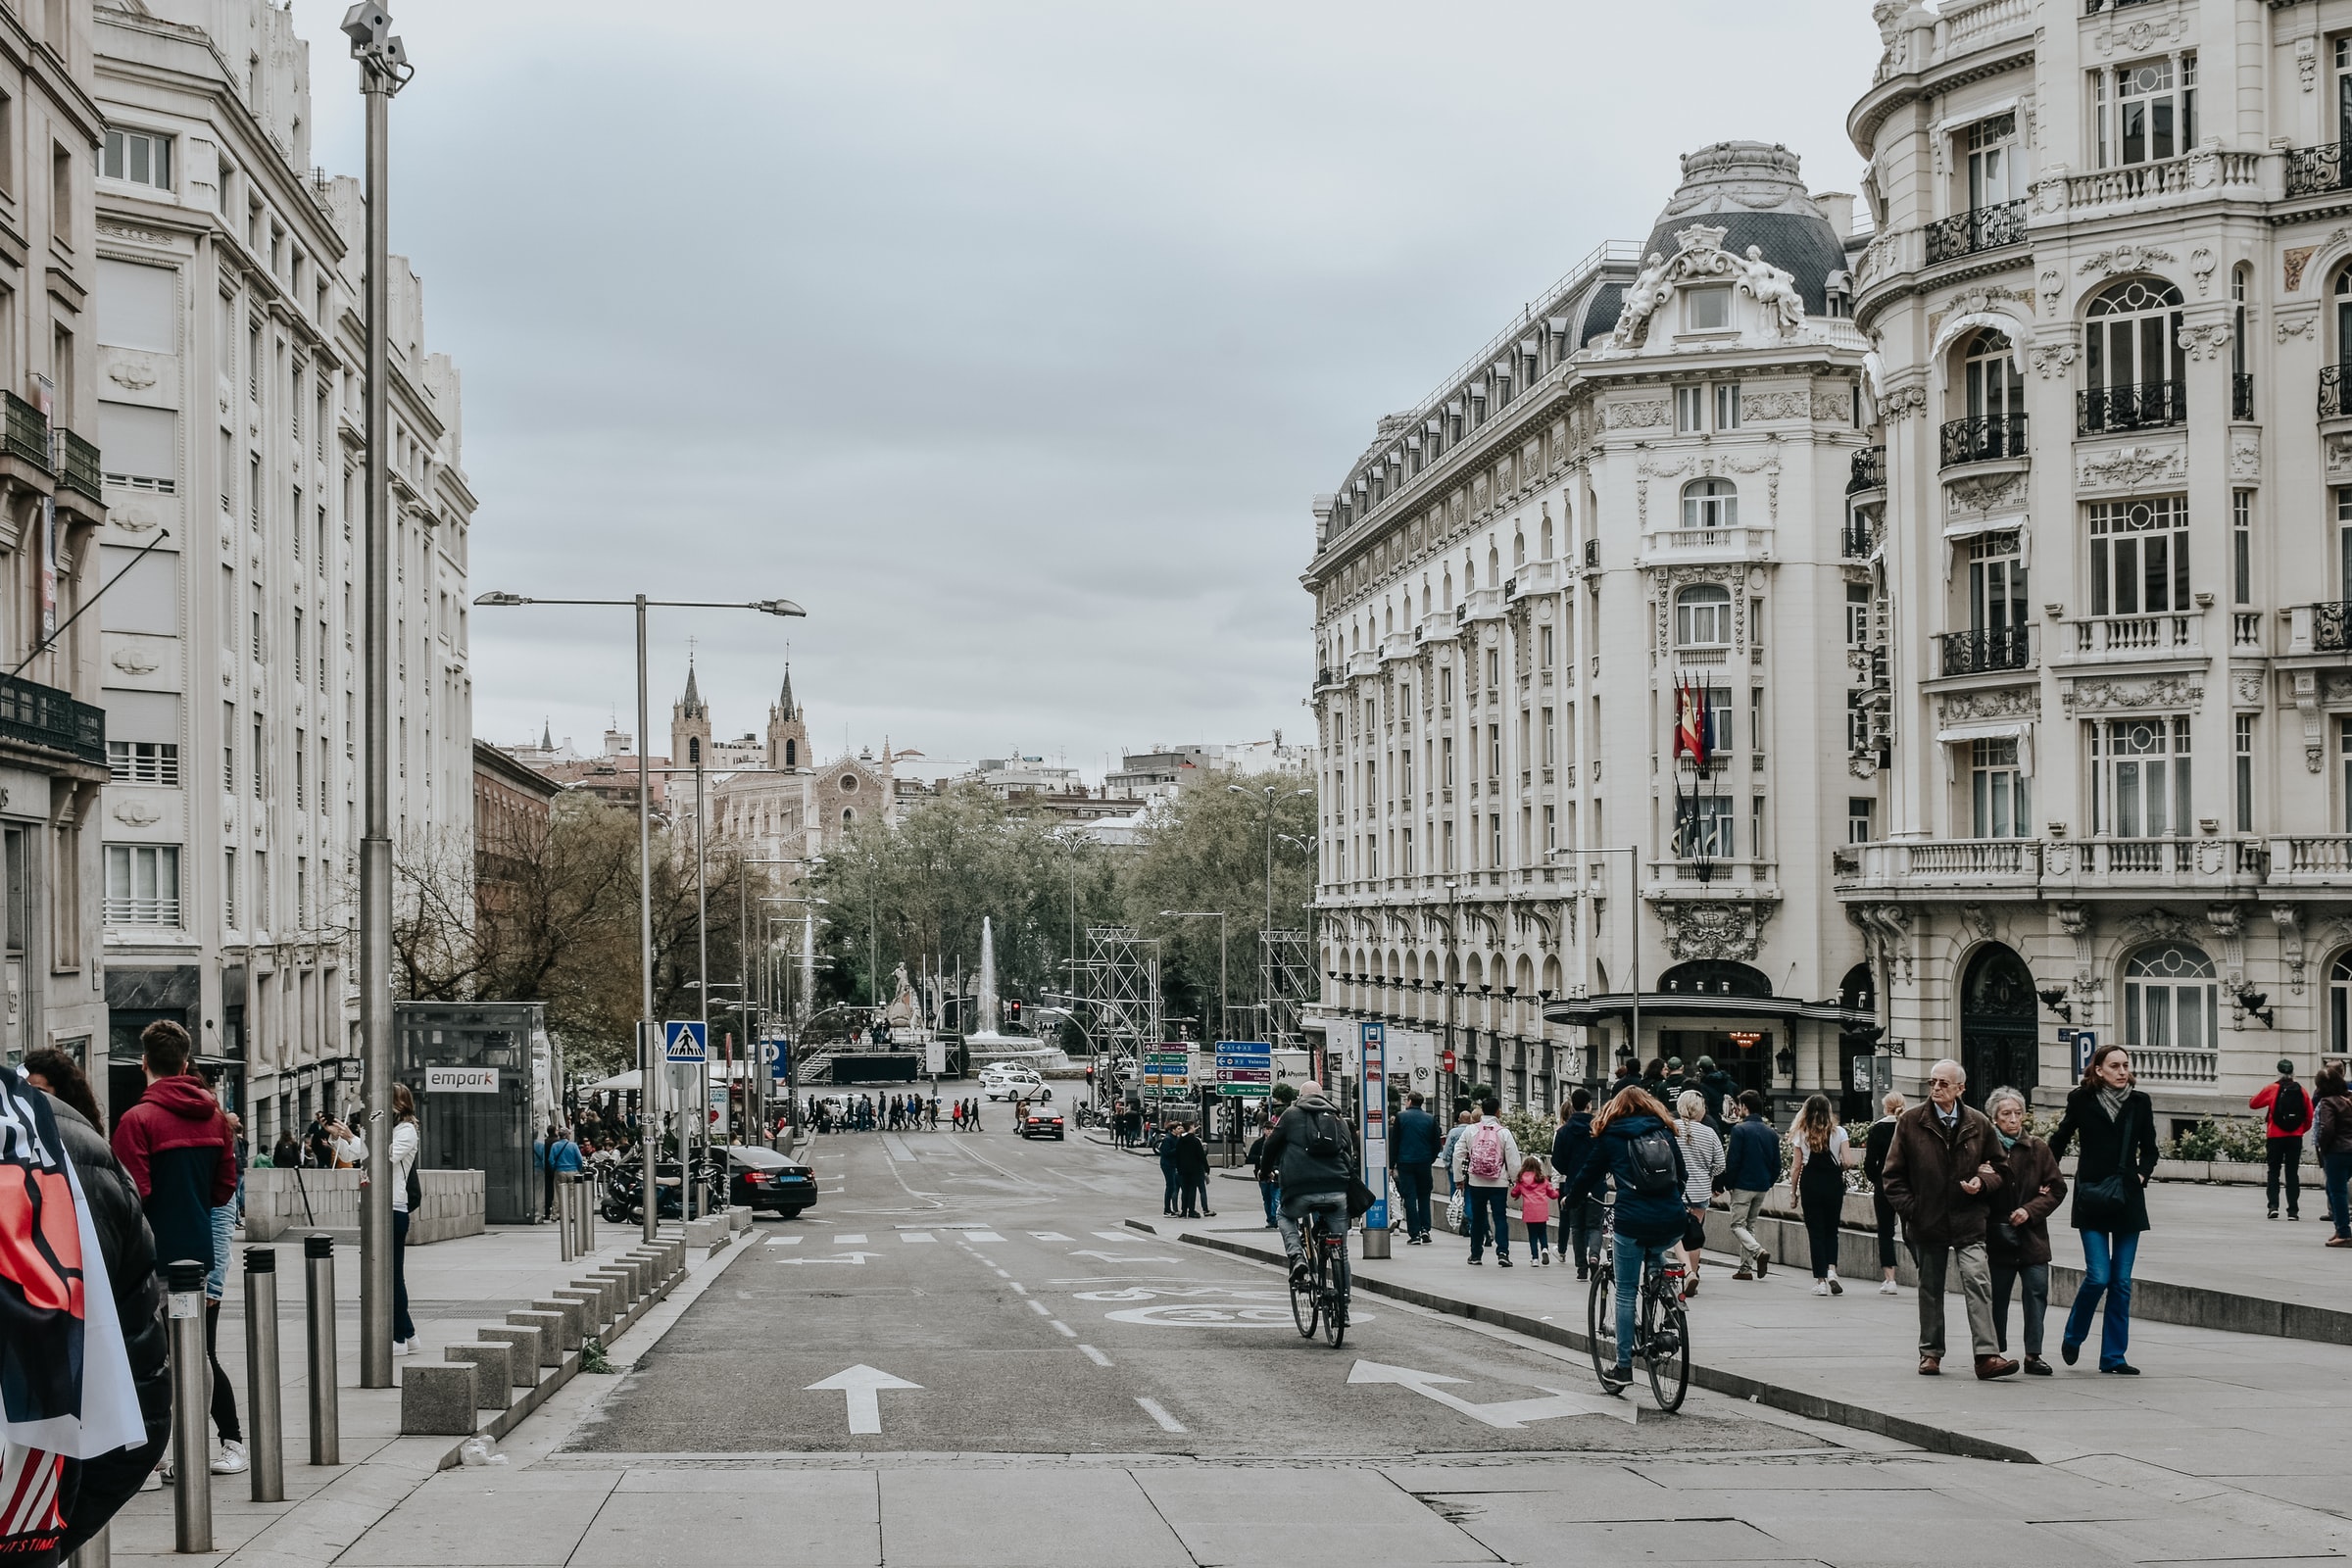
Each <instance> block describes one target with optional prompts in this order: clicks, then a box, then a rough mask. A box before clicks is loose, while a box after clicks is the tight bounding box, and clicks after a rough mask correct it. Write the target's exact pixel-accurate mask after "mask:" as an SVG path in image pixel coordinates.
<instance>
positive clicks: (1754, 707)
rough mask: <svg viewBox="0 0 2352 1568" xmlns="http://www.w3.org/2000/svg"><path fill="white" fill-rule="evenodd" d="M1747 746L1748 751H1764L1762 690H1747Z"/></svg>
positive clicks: (1756, 688) (1751, 688) (1756, 687)
mask: <svg viewBox="0 0 2352 1568" xmlns="http://www.w3.org/2000/svg"><path fill="white" fill-rule="evenodd" d="M1747 745H1748V749H1749V750H1750V751H1756V752H1761V751H1762V750H1764V688H1763V687H1761V686H1750V687H1749V688H1748V689H1747Z"/></svg>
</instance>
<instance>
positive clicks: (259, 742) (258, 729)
mask: <svg viewBox="0 0 2352 1568" xmlns="http://www.w3.org/2000/svg"><path fill="white" fill-rule="evenodd" d="M264 745H265V740H264V735H263V720H262V715H261V714H259V713H256V714H254V715H253V765H252V768H251V771H252V773H253V798H254V799H255V800H257V801H258V800H260V799H261V798H262V774H263V773H264V772H266V771H267V769H266V768H264V767H263V765H262V760H263V759H264V758H266V757H268V756H269V755H270V754H269V753H268V752H267V751H265V750H263V747H264Z"/></svg>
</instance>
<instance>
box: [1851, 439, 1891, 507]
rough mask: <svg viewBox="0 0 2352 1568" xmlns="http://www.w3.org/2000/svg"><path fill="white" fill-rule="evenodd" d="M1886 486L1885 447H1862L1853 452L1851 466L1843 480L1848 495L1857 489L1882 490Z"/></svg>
mask: <svg viewBox="0 0 2352 1568" xmlns="http://www.w3.org/2000/svg"><path fill="white" fill-rule="evenodd" d="M1886 488H1887V449H1886V448H1885V447H1863V448H1861V449H1860V450H1858V451H1857V452H1855V454H1854V459H1853V467H1852V468H1851V470H1850V471H1849V473H1848V475H1847V478H1846V481H1845V493H1846V494H1847V495H1849V496H1850V495H1852V494H1853V493H1854V492H1855V491H1857V490H1884V489H1886Z"/></svg>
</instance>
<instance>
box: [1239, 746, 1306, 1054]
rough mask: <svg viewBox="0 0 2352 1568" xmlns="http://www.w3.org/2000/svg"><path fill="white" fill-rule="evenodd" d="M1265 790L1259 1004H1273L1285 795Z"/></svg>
mask: <svg viewBox="0 0 2352 1568" xmlns="http://www.w3.org/2000/svg"><path fill="white" fill-rule="evenodd" d="M1225 787H1226V788H1227V789H1228V790H1231V791H1232V792H1233V793H1234V794H1236V795H1250V791H1248V790H1246V789H1244V788H1242V787H1241V786H1240V785H1239V784H1228V785H1226V786H1225ZM1262 789H1263V793H1264V801H1263V803H1262V804H1263V805H1264V807H1265V829H1266V923H1265V924H1264V925H1262V926H1259V927H1258V930H1257V946H1258V955H1259V964H1258V974H1259V981H1258V990H1259V992H1260V995H1259V997H1258V1001H1259V1002H1260V1003H1261V1004H1263V1003H1270V1002H1272V1001H1273V991H1274V983H1273V982H1274V838H1275V833H1274V803H1275V798H1276V797H1277V796H1278V795H1280V794H1281V793H1282V791H1281V787H1280V786H1279V785H1274V784H1267V785H1264V786H1262ZM1314 793H1315V792H1314V791H1313V790H1294V791H1292V794H1294V795H1312V794H1314ZM1252 798H1253V799H1254V798H1255V797H1252ZM1282 837H1284V838H1286V839H1287V838H1290V835H1289V834H1287V833H1285V834H1283V835H1282ZM1292 842H1293V843H1297V842H1298V841H1297V840H1295V839H1293V840H1292ZM1260 1010H1261V1011H1262V1012H1263V1013H1264V1016H1265V1018H1266V1021H1267V1023H1268V1024H1269V1025H1271V1024H1272V1022H1273V1019H1274V1014H1273V1012H1272V1010H1271V1009H1270V1008H1261V1009H1260ZM1267 1032H1268V1033H1269V1034H1271V1033H1272V1032H1273V1031H1272V1029H1271V1028H1270V1027H1269V1029H1268V1030H1267Z"/></svg>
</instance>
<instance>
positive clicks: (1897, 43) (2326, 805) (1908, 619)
mask: <svg viewBox="0 0 2352 1568" xmlns="http://www.w3.org/2000/svg"><path fill="white" fill-rule="evenodd" d="M1876 15H1877V17H1878V20H1879V26H1880V33H1881V36H1882V39H1883V40H1884V42H1885V45H1886V54H1885V58H1884V60H1883V61H1882V63H1881V65H1880V67H1879V69H1878V72H1877V74H1876V79H1875V80H1874V81H1873V83H1872V84H1871V85H1870V87H1869V89H1868V91H1867V92H1865V93H1864V94H1863V95H1862V97H1861V99H1860V101H1859V102H1858V103H1857V104H1856V105H1855V107H1854V109H1853V110H1852V112H1851V114H1850V116H1849V118H1848V129H1849V131H1850V132H1851V134H1852V137H1853V141H1854V145H1855V146H1856V147H1857V148H1858V149H1859V150H1860V151H1861V152H1862V154H1863V155H1864V156H1865V157H1866V158H1868V159H1869V161H1870V173H1869V178H1868V182H1867V184H1866V187H1865V188H1866V190H1867V191H1868V193H1869V201H1870V204H1871V209H1872V212H1873V214H1874V215H1875V216H1876V217H1877V219H1878V224H1879V231H1878V235H1877V237H1876V238H1875V239H1874V240H1873V241H1872V243H1871V244H1870V246H1869V249H1868V251H1867V252H1866V253H1865V255H1864V256H1863V258H1862V262H1861V266H1860V269H1859V277H1858V289H1857V294H1856V299H1855V323H1856V325H1858V326H1859V327H1861V328H1862V329H1863V331H1864V332H1865V333H1866V334H1867V335H1868V337H1869V339H1870V341H1871V343H1872V344H1873V346H1874V349H1875V354H1874V356H1873V369H1874V372H1875V376H1876V384H1875V387H1874V388H1873V390H1874V391H1875V393H1876V397H1875V412H1874V419H1875V420H1876V428H1877V430H1878V432H1879V433H1878V434H1876V435H1874V437H1873V441H1874V452H1873V455H1871V456H1868V457H1866V458H1865V459H1862V460H1858V461H1857V466H1856V468H1855V477H1854V480H1853V484H1854V487H1855V489H1854V497H1853V499H1854V502H1855V505H1856V508H1857V512H1858V514H1859V515H1860V516H1861V518H1862V519H1863V523H1864V526H1865V527H1866V529H1867V533H1868V538H1869V542H1870V549H1871V563H1872V569H1873V572H1874V574H1875V576H1876V578H1877V580H1878V581H1880V582H1881V583H1883V584H1884V585H1885V587H1886V590H1887V597H1888V599H1889V602H1890V603H1891V604H1892V606H1893V612H1892V613H1891V614H1890V615H1889V616H1888V617H1887V622H1886V630H1887V637H1886V640H1885V642H1884V644H1883V645H1878V646H1877V652H1878V653H1879V655H1880V656H1881V657H1880V659H1879V667H1880V668H1881V670H1882V671H1883V677H1884V678H1883V681H1882V682H1881V684H1880V689H1879V692H1878V694H1877V696H1876V698H1875V699H1874V702H1875V703H1877V704H1879V705H1882V706H1880V707H1878V708H1877V709H1876V711H1877V713H1878V714H1879V715H1880V717H1879V720H1878V721H1879V722H1880V724H1881V732H1880V737H1879V739H1880V743H1881V744H1882V745H1883V747H1884V755H1885V757H1886V759H1887V770H1886V771H1885V772H1884V773H1883V774H1881V775H1880V778H1879V781H1878V783H1879V796H1880V801H1881V808H1880V809H1881V811H1882V813H1883V814H1882V815H1881V816H1880V818H1879V822H1880V824H1881V827H1882V830H1881V831H1879V832H1877V833H1875V834H1874V835H1873V841H1872V842H1870V843H1867V844H1863V845H1860V846H1857V847H1856V848H1854V849H1851V850H1848V851H1844V852H1841V853H1840V854H1839V856H1838V893H1839V896H1840V897H1841V898H1842V899H1843V900H1845V902H1846V907H1847V909H1848V910H1849V911H1850V913H1851V914H1852V916H1853V919H1854V921H1855V923H1856V925H1857V927H1858V928H1859V929H1861V930H1863V931H1865V932H1867V933H1869V935H1870V938H1871V943H1872V948H1873V952H1874V955H1875V962H1876V964H1877V966H1878V972H1879V975H1880V977H1881V980H1882V983H1883V989H1884V991H1885V993H1886V994H1887V998H1888V1002H1889V1009H1890V1010H1889V1013H1888V1016H1887V1025H1888V1040H1889V1042H1890V1045H1892V1044H1897V1043H1899V1044H1900V1045H1902V1046H1903V1047H1904V1048H1905V1049H1906V1054H1905V1055H1904V1056H1903V1057H1901V1058H1899V1059H1898V1061H1897V1063H1896V1066H1897V1081H1898V1082H1901V1081H1906V1080H1908V1079H1912V1078H1916V1077H1918V1076H1919V1074H1920V1073H1921V1072H1922V1071H1923V1070H1924V1068H1925V1065H1926V1064H1927V1063H1928V1062H1930V1061H1932V1060H1934V1059H1935V1058H1936V1056H1938V1055H1940V1054H1955V1055H1959V1056H1961V1057H1962V1058H1963V1059H1964V1060H1965V1061H1966V1062H1967V1063H1968V1064H1969V1066H1970V1068H1971V1074H1972V1078H1974V1079H1975V1080H1976V1081H1977V1083H1978V1084H1979V1085H1980V1086H1983V1085H1985V1084H1988V1083H1989V1082H1991V1081H1993V1080H2008V1081H2013V1082H2017V1083H2019V1084H2020V1085H2021V1086H2022V1087H2025V1088H2027V1089H2029V1090H2031V1091H2033V1092H2034V1097H2035V1099H2036V1100H2037V1101H2040V1102H2043V1103H2047V1102H2048V1101H2051V1100H2053V1099H2055V1098H2056V1097H2057V1096H2058V1095H2059V1094H2061V1093H2062V1092H2063V1091H2064V1089H2065V1088H2066V1087H2067V1086H2068V1085H2069V1084H2070V1083H2071V1082H2072V1081H2073V1079H2074V1077H2075V1075H2076V1070H2077V1069H2076V1067H2075V1062H2074V1051H2073V1049H2072V1046H2071V1043H2070V1042H2067V1041H2065V1040H2062V1038H2061V1035H2060V1032H2059V1031H2060V1029H2061V1028H2062V1027H2071V1028H2077V1029H2090V1030H2093V1031H2095V1033H2096V1035H2097V1037H2098V1038H2099V1039H2101V1040H2120V1041H2123V1042H2124V1043H2126V1044H2128V1045H2130V1046H2131V1047H2132V1048H2133V1052H2134V1057H2135V1063H2136V1067H2137V1070H2138V1074H2139V1079H2140V1083H2141V1086H2142V1087H2144V1088H2146V1089H2147V1090H2148V1091H2149V1092H2150V1093H2151V1094H2152V1095H2153V1096H2154V1097H2155V1101H2156V1103H2157V1106H2158V1109H2159V1110H2160V1111H2163V1112H2168V1113H2171V1114H2172V1116H2173V1117H2174V1118H2175V1119H2178V1120H2186V1119H2189V1118H2192V1117H2194V1116H2197V1115H2200V1114H2203V1113H2206V1112H2213V1111H2230V1110H2233V1111H2237V1112H2239V1113H2242V1112H2243V1109H2244V1105H2245V1100H2246V1096H2247V1095H2248V1094H2249V1093H2251V1092H2252V1091H2253V1090H2254V1089H2256V1088H2258V1087H2259V1086H2260V1085H2261V1084H2262V1083H2264V1082H2267V1081H2268V1080H2269V1079H2270V1078H2271V1077H2272V1075H2273V1071H2274V1065H2273V1064H2274V1063H2275V1061H2276V1060H2277V1059H2278V1057H2280V1056H2282V1055H2283V1056H2291V1057H2293V1058H2295V1059H2296V1060H2297V1061H2298V1062H2299V1063H2300V1064H2301V1066H2302V1068H2303V1070H2304V1071H2305V1072H2306V1073H2308V1072H2309V1071H2310V1070H2311V1069H2312V1068H2313V1067H2314V1066H2315V1065H2316V1058H2319V1057H2324V1056H2335V1057H2342V1056H2344V1055H2346V1054H2347V1039H2346V1009H2347V996H2348V995H2352V960H2348V958H2347V954H2348V953H2352V836H2347V830H2348V829H2352V657H2348V650H2352V637H2348V636H2347V631H2348V629H2352V628H2348V626H2347V617H2346V602H2347V601H2352V396H2348V395H2347V389H2346V382H2347V379H2352V378H2348V377H2347V375H2346V372H2345V370H2344V367H2345V366H2346V365H2348V364H2352V184H2348V182H2347V179H2346V173H2347V169H2348V167H2352V166H2347V164H2346V162H2345V159H2344V149H2345V147H2346V145H2347V143H2352V4H2346V3H2345V0H2325V3H2322V4H2286V3H2278V0H2274V3H2273V4H2270V5H2267V6H2243V7H2236V8H2221V7H2213V6H2207V7H2205V8H2203V9H2202V10H2200V9H2198V8H2197V7H2195V6H2191V5H2185V4H2180V3H2178V0H2156V3H2153V4H2123V3H2120V0H2090V3H2088V4H2087V5H2076V6H2070V7H2057V6H2046V5H2045V6H2038V7H2037V6H2034V5H2031V4H2027V3H2025V0H1985V3H1981V4H1974V5H1963V4H1956V3H1950V0H1947V3H1946V4H1945V5H1944V6H1943V7H1942V9H1941V12H1940V14H1936V13H1931V12H1929V11H1927V10H1926V9H1924V8H1919V7H1914V8H1912V9H1910V10H1907V11H1906V10H1905V9H1904V8H1903V7H1902V6H1901V5H1899V4H1894V3H1892V0H1883V3H1881V4H1880V5H1879V6H1878V7H1877V8H1876ZM1881 445H1883V459H1882V458H1881V457H1880V456H1878V455H1877V453H1878V448H1879V447H1880V446H1881ZM2035 993H2039V999H2038V1000H2037V999H2036V996H2035Z"/></svg>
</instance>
